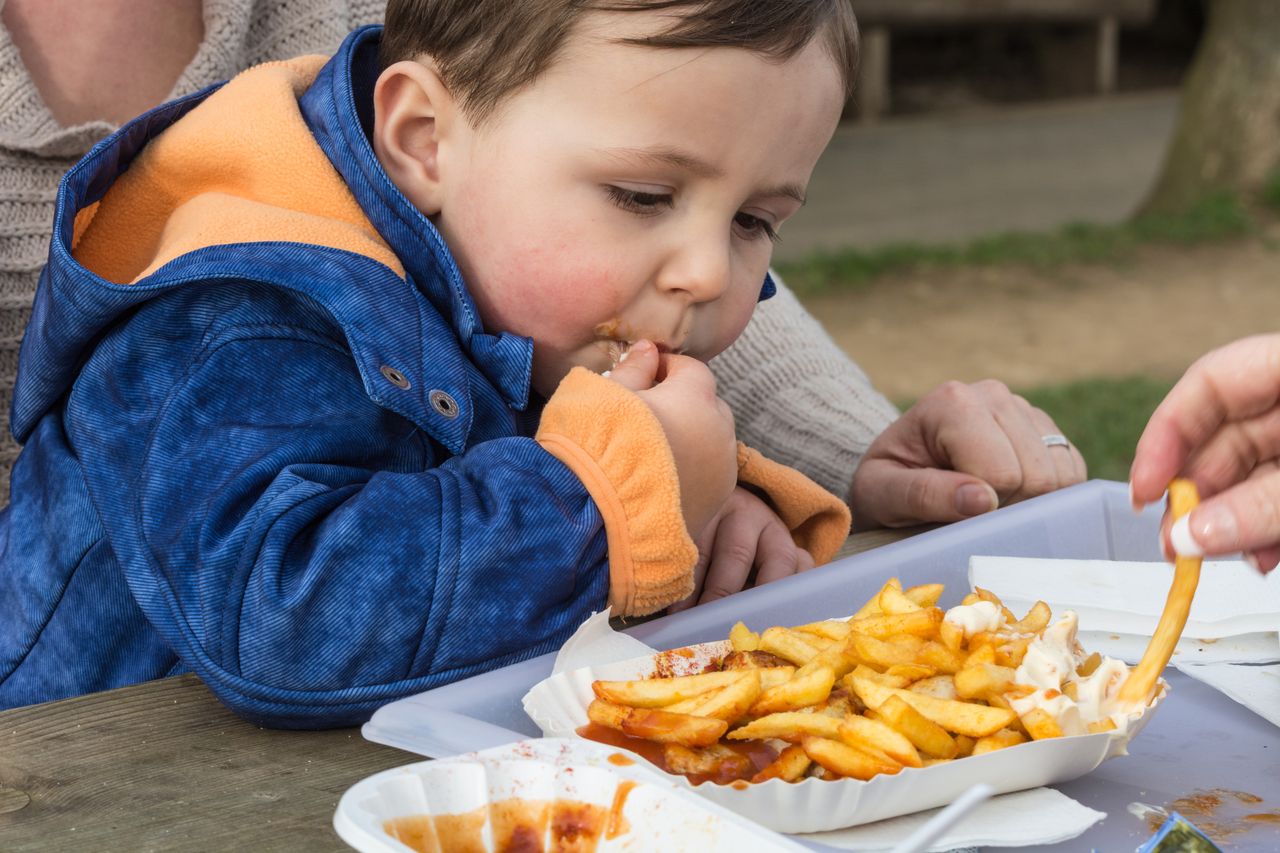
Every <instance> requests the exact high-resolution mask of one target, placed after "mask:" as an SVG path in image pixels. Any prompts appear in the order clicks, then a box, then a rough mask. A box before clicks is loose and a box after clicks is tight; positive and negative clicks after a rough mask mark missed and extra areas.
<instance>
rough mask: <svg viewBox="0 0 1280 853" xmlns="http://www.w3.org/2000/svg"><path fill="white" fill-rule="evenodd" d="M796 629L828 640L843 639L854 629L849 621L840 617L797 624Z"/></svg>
mask: <svg viewBox="0 0 1280 853" xmlns="http://www.w3.org/2000/svg"><path fill="white" fill-rule="evenodd" d="M795 630H796V631H800V632H803V633H805V634H815V635H817V636H819V637H822V638H824V639H827V640H843V639H844V638H845V637H847V636H849V632H850V631H851V630H853V629H852V628H850V627H849V623H848V622H847V621H844V620H840V619H826V620H823V621H822V622H810V623H808V624H807V625H797V626H796V627H795Z"/></svg>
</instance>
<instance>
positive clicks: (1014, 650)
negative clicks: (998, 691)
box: [996, 637, 1033, 669]
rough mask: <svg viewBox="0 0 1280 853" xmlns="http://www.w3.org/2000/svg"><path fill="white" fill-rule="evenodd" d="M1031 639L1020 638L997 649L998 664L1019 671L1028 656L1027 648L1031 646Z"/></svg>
mask: <svg viewBox="0 0 1280 853" xmlns="http://www.w3.org/2000/svg"><path fill="white" fill-rule="evenodd" d="M1032 639H1033V638H1031V637H1019V638H1018V639H1016V640H1010V641H1009V642H1007V643H1002V644H1001V645H999V646H997V647H996V664H998V665H999V666H1008V667H1013V668H1014V669H1017V668H1018V667H1019V666H1021V665H1022V659H1023V658H1024V657H1026V656H1027V647H1028V646H1030V645H1031V640H1032Z"/></svg>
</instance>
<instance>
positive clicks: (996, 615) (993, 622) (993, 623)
mask: <svg viewBox="0 0 1280 853" xmlns="http://www.w3.org/2000/svg"><path fill="white" fill-rule="evenodd" d="M942 618H943V621H945V622H951V623H952V624H954V625H956V626H958V627H959V628H961V629H963V630H964V635H965V637H972V636H973V635H974V634H978V633H981V632H982V631H994V630H996V629H997V628H999V627H1000V625H1001V623H1002V622H1004V614H1002V613H1001V612H1000V608H999V607H997V606H996V605H994V604H992V603H991V602H990V601H975V602H974V603H973V604H962V605H960V606H958V607H953V608H951V609H950V610H948V611H947V614H946V615H945V616H943V617H942Z"/></svg>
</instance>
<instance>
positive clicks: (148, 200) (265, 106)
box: [72, 56, 404, 284]
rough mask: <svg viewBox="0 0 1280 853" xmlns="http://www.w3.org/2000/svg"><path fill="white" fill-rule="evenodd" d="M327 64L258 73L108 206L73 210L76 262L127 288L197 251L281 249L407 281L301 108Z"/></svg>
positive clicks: (218, 100)
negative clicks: (305, 247)
mask: <svg viewBox="0 0 1280 853" xmlns="http://www.w3.org/2000/svg"><path fill="white" fill-rule="evenodd" d="M326 61H327V57H323V56H307V57H300V58H298V59H293V60H289V61H287V62H273V63H267V64H265V65H259V66H257V67H255V68H251V69H249V70H248V71H245V72H244V73H243V74H240V75H239V76H237V77H236V78H234V79H233V80H231V82H229V83H227V84H226V85H225V86H223V87H222V88H221V89H219V90H218V91H217V92H214V93H213V94H212V95H210V96H209V97H208V98H207V99H205V101H204V102H202V103H201V104H200V105H198V106H196V107H195V108H193V109H192V110H191V112H189V113H187V114H186V115H185V116H183V117H182V118H181V119H180V120H179V121H177V122H176V123H174V124H173V125H172V126H171V127H169V128H168V129H166V130H165V131H164V132H163V133H161V134H160V135H159V136H157V137H156V138H155V139H153V140H152V141H151V142H150V143H149V144H148V145H147V147H146V148H144V149H143V150H142V151H141V152H140V153H139V154H138V156H137V157H136V158H135V159H134V161H133V163H132V164H131V165H130V168H129V169H128V170H127V171H126V172H124V173H123V174H121V175H120V176H119V177H118V178H117V179H116V182H115V183H114V184H113V185H112V187H111V189H110V190H108V192H107V194H106V195H105V196H104V197H103V199H102V201H101V202H99V203H97V204H94V205H89V206H86V207H85V208H83V209H82V210H80V211H78V212H77V213H76V220H75V233H74V238H73V241H72V247H73V248H72V251H73V254H74V255H75V258H76V260H77V261H78V262H79V263H80V264H81V265H82V266H84V267H85V268H86V269H88V270H91V271H92V272H94V273H97V274H98V275H100V276H102V277H103V278H105V279H107V280H108V281H112V282H115V283H117V284H125V283H130V282H136V281H138V280H140V279H142V278H145V277H146V276H148V275H150V274H152V273H153V272H155V271H156V270H157V269H159V268H160V267H161V266H163V265H164V264H166V263H168V262H169V261H172V260H174V259H175V258H178V257H181V256H182V255H185V254H187V253H189V252H193V251H195V250H197V249H201V248H205V247H208V246H217V245H228V244H238V243H259V242H267V241H282V242H290V243H305V244H310V245H317V246H327V247H330V248H335V249H342V250H345V251H349V252H352V253H354V254H359V255H363V256H365V257H368V258H371V259H373V260H375V261H377V262H379V263H381V264H383V265H384V266H387V267H389V268H390V269H392V270H394V271H395V272H396V274H397V275H400V276H403V275H404V267H403V265H402V264H401V263H400V260H399V259H398V258H397V257H396V256H395V253H394V252H392V251H391V249H390V247H389V246H387V244H386V243H385V242H384V241H383V240H382V238H381V236H380V235H379V234H378V233H377V230H376V229H375V228H374V227H373V225H372V224H371V223H370V222H369V221H368V218H367V217H366V216H365V215H364V211H363V210H361V208H360V205H359V203H358V202H357V201H356V199H355V197H354V196H353V195H352V194H351V190H350V189H349V188H348V187H347V185H346V184H345V183H344V182H343V180H342V176H341V175H339V174H338V172H337V170H336V169H334V168H333V164H332V163H330V162H329V159H328V157H327V156H326V155H325V153H324V151H323V150H322V149H321V148H320V146H319V144H318V143H317V142H316V140H315V137H314V136H313V135H312V134H311V130H310V129H309V128H308V127H307V124H306V121H305V120H304V119H303V117H302V113H301V110H300V109H299V107H298V100H297V99H298V97H299V96H300V95H301V94H302V93H303V92H305V91H306V90H307V88H308V87H309V86H310V85H311V82H312V81H313V80H314V79H315V77H316V75H317V74H318V73H319V71H320V68H321V67H322V66H323V65H324V63H325V62H326Z"/></svg>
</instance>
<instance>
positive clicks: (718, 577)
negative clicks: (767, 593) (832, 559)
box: [668, 486, 813, 613]
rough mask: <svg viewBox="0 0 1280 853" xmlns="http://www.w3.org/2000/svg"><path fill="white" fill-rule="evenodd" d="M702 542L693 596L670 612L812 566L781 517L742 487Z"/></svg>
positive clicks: (721, 511) (805, 569)
mask: <svg viewBox="0 0 1280 853" xmlns="http://www.w3.org/2000/svg"><path fill="white" fill-rule="evenodd" d="M697 542H698V564H697V565H696V566H695V567H694V570H693V595H691V596H689V597H688V598H686V599H685V600H684V601H680V602H677V603H676V604H673V605H671V607H670V608H669V610H668V612H670V613H675V612H677V611H680V610H686V609H688V608H690V607H693V606H694V605H695V604H706V603H707V602H708V601H715V600H716V599H717V598H724V597H725V596H726V595H732V594H733V593H735V592H738V591H739V590H742V589H746V588H747V587H748V586H760V585H761V584H766V583H769V582H770V581H776V580H778V579H779V578H785V577H789V576H791V575H794V574H797V573H799V572H806V571H808V570H809V569H812V568H813V557H812V556H810V555H809V552H808V551H806V550H804V549H803V548H801V547H799V546H797V545H796V543H795V541H794V540H792V538H791V532H790V531H789V530H787V526H786V525H785V524H783V523H782V519H780V518H778V516H777V515H776V514H775V513H774V511H773V510H772V509H770V508H769V506H768V504H766V503H765V502H764V501H762V500H760V498H758V497H756V496H755V495H753V494H752V493H751V492H749V491H747V490H746V489H744V488H742V487H741V486H739V487H737V488H735V489H734V490H733V494H732V495H730V496H729V500H728V501H726V502H725V504H724V507H723V508H722V509H721V510H720V513H719V514H718V515H717V516H716V517H715V518H714V519H713V520H712V523H711V524H708V525H707V527H706V529H705V530H704V531H703V533H702V535H701V536H699V537H698V538H697Z"/></svg>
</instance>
